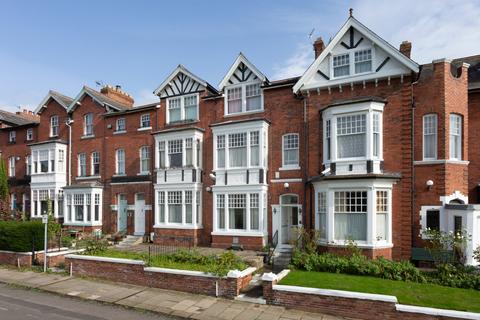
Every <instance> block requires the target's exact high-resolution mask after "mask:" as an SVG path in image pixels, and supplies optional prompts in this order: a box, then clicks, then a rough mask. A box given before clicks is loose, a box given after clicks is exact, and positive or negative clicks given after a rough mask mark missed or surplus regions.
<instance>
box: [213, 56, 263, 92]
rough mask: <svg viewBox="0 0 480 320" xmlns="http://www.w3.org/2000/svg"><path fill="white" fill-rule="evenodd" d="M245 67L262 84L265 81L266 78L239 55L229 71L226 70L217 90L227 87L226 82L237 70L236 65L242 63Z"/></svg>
mask: <svg viewBox="0 0 480 320" xmlns="http://www.w3.org/2000/svg"><path fill="white" fill-rule="evenodd" d="M242 62H243V64H244V65H246V66H247V68H249V69H250V70H251V71H252V72H253V73H254V74H255V75H256V76H257V78H258V79H260V80H261V81H262V82H265V81H267V77H266V76H265V75H264V74H263V73H261V72H260V70H258V69H257V68H256V67H255V66H254V65H253V64H252V63H251V62H250V61H248V59H247V58H246V57H245V56H244V55H243V53H241V52H240V53H239V55H238V57H237V59H235V62H234V63H233V64H232V66H231V67H230V69H229V70H228V72H227V74H226V75H225V77H223V79H222V81H221V82H220V85H219V89H220V90H223V88H225V87H226V86H227V85H228V80H230V78H231V77H232V75H233V73H234V72H235V71H236V70H237V68H238V65H239V64H240V63H242Z"/></svg>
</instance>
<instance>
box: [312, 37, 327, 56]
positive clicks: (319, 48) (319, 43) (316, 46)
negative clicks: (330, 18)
mask: <svg viewBox="0 0 480 320" xmlns="http://www.w3.org/2000/svg"><path fill="white" fill-rule="evenodd" d="M324 49H325V44H324V43H323V39H322V37H319V38H317V40H315V42H314V43H313V51H314V52H315V59H317V58H318V56H319V55H320V54H322V52H323V50H324Z"/></svg>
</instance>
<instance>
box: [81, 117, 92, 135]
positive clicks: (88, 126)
mask: <svg viewBox="0 0 480 320" xmlns="http://www.w3.org/2000/svg"><path fill="white" fill-rule="evenodd" d="M83 136H84V137H92V136H94V132H93V113H92V112H89V113H86V114H85V115H84V116H83Z"/></svg>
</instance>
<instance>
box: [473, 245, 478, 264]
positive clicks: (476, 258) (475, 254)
mask: <svg viewBox="0 0 480 320" xmlns="http://www.w3.org/2000/svg"><path fill="white" fill-rule="evenodd" d="M473 258H474V259H475V260H477V262H478V263H480V246H478V247H477V249H475V251H473Z"/></svg>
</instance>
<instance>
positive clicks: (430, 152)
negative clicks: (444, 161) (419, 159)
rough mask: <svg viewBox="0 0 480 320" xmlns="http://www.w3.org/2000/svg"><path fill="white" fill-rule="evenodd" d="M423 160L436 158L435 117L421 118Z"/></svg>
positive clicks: (433, 115) (434, 115) (432, 115)
mask: <svg viewBox="0 0 480 320" xmlns="http://www.w3.org/2000/svg"><path fill="white" fill-rule="evenodd" d="M423 158H425V159H436V158H437V115H436V114H429V115H426V116H424V117H423Z"/></svg>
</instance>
